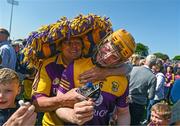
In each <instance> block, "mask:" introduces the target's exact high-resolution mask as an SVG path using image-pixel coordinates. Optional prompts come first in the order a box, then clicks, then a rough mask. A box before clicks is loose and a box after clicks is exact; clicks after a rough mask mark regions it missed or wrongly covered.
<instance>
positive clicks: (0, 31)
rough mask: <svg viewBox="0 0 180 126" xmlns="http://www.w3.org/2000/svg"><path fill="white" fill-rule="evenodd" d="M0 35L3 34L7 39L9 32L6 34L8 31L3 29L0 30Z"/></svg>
mask: <svg viewBox="0 0 180 126" xmlns="http://www.w3.org/2000/svg"><path fill="white" fill-rule="evenodd" d="M0 33H1V34H5V35H7V36H8V37H9V35H10V34H9V32H8V30H6V29H4V28H0Z"/></svg>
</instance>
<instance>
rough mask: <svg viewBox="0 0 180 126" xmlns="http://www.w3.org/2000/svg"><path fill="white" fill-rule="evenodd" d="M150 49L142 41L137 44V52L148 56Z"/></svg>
mask: <svg viewBox="0 0 180 126" xmlns="http://www.w3.org/2000/svg"><path fill="white" fill-rule="evenodd" d="M148 50H149V48H148V46H146V45H143V44H142V43H137V44H136V50H135V53H136V54H139V55H141V56H145V57H146V56H147V55H148V54H149V52H148Z"/></svg>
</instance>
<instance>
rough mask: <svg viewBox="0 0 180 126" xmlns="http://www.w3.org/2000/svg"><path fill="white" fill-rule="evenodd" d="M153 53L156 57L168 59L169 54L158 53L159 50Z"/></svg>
mask: <svg viewBox="0 0 180 126" xmlns="http://www.w3.org/2000/svg"><path fill="white" fill-rule="evenodd" d="M154 55H156V57H157V58H161V59H163V60H167V59H169V56H168V55H167V54H163V53H160V52H157V53H154Z"/></svg>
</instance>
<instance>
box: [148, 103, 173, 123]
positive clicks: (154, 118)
mask: <svg viewBox="0 0 180 126" xmlns="http://www.w3.org/2000/svg"><path fill="white" fill-rule="evenodd" d="M151 113H152V115H151V122H150V123H149V124H148V126H154V125H159V126H161V125H163V126H168V125H169V123H170V119H171V113H172V112H171V107H170V106H169V105H168V104H167V103H165V102H164V103H163V102H162V103H156V104H154V105H153V106H152V108H151Z"/></svg>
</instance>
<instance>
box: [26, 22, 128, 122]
mask: <svg viewBox="0 0 180 126" xmlns="http://www.w3.org/2000/svg"><path fill="white" fill-rule="evenodd" d="M91 19H93V18H88V20H91ZM98 19H99V18H98ZM75 20H76V19H75ZM80 20H81V18H80ZM93 20H94V19H93ZM57 23H59V22H57ZM62 24H63V23H62ZM78 24H79V23H78ZM80 24H81V23H80ZM90 26H93V27H94V25H92V24H90ZM58 28H59V27H58ZM88 30H89V29H87V31H88ZM59 32H63V30H60V31H59ZM59 34H60V33H58V35H59ZM85 34H86V32H85ZM41 35H45V34H41ZM83 35H84V34H83ZM77 36H79V37H77ZM81 37H82V35H81V34H80V33H79V34H78V35H76V37H73V35H70V36H69V37H66V38H65V39H62V38H61V39H60V38H59V40H60V51H61V53H60V54H59V55H56V56H54V57H52V58H48V59H46V60H44V61H43V62H42V64H41V65H40V67H39V69H38V72H37V75H36V77H35V81H34V84H33V91H32V95H33V97H32V98H33V104H34V105H35V107H36V110H37V111H40V112H45V114H44V117H43V121H42V122H43V125H61V124H62V122H61V120H60V119H59V118H57V116H56V114H55V110H56V109H57V108H60V107H63V106H65V107H71V108H72V107H74V104H75V103H76V102H79V101H82V99H84V97H83V96H82V95H80V94H78V93H77V92H76V89H72V90H71V91H69V92H68V93H66V94H63V95H60V96H56V91H57V87H58V85H59V83H60V80H61V75H62V72H63V70H64V69H65V68H66V66H67V65H69V64H70V63H71V62H72V61H74V60H76V59H78V58H81V56H82V50H83V48H84V41H82V38H81ZM102 37H103V36H102ZM37 41H38V42H39V43H40V42H42V40H41V39H37ZM31 42H32V41H31ZM33 42H34V41H33ZM38 42H37V43H38ZM52 42H53V41H52ZM52 42H51V44H52ZM37 43H36V44H37ZM31 46H33V45H31ZM51 47H52V46H51ZM92 47H93V46H92ZM50 49H51V51H53V49H54V48H53V49H52V48H50ZM48 51H49V50H47V51H46V53H48ZM31 52H32V51H31ZM34 52H35V51H34ZM28 54H29V53H28ZM125 66H126V67H130V66H129V65H128V64H125ZM96 70H97V69H96V68H94V69H93V70H92V71H91V72H93V73H95V74H96V73H97V72H96ZM112 71H114V74H115V73H118V74H125V73H127V71H129V70H126V69H124V66H123V67H119V68H115V69H112ZM102 72H103V73H102ZM110 74H112V73H111V72H109V70H108V69H104V70H102V68H98V75H99V76H98V77H100V79H104V77H106V76H109V75H110ZM86 75H88V77H87V76H86ZM86 75H85V77H84V76H83V75H82V78H81V80H82V81H87V78H88V79H89V80H98V77H95V76H93V77H92V75H89V74H86ZM89 80H88V81H89ZM93 105H94V103H93V102H92V101H91V100H90V101H84V105H83V106H82V105H81V107H82V108H87V109H88V110H89V111H86V109H85V110H83V112H85V113H86V112H87V113H88V114H89V117H88V119H91V117H92V109H93Z"/></svg>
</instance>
